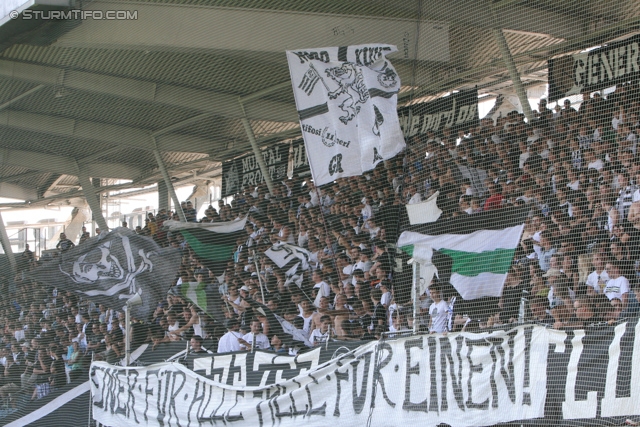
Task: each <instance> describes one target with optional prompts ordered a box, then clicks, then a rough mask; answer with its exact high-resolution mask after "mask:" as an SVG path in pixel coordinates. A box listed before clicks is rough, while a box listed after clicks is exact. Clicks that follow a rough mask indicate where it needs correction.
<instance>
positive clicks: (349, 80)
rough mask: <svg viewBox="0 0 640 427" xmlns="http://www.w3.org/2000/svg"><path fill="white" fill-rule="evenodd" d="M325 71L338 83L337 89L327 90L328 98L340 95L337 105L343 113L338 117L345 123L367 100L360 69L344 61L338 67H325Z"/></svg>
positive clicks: (367, 93) (353, 116)
mask: <svg viewBox="0 0 640 427" xmlns="http://www.w3.org/2000/svg"><path fill="white" fill-rule="evenodd" d="M325 73H326V74H327V76H329V77H330V78H331V79H332V80H333V81H334V82H336V83H337V84H338V89H336V90H334V91H331V92H329V99H336V98H338V97H342V98H341V99H342V102H341V103H340V105H339V107H340V109H341V110H342V111H343V112H344V113H345V114H344V115H343V116H340V117H339V118H340V121H341V122H342V123H344V124H345V125H346V124H347V123H348V122H349V121H351V120H353V119H354V118H355V117H356V116H357V115H358V113H359V112H360V107H361V105H363V104H364V103H366V102H367V101H368V100H369V91H368V90H367V87H366V86H365V84H364V77H363V76H362V71H360V70H358V68H357V67H356V65H355V64H351V63H349V62H345V63H343V64H342V65H341V66H339V67H332V68H327V69H326V70H325Z"/></svg>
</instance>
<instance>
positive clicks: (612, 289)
mask: <svg viewBox="0 0 640 427" xmlns="http://www.w3.org/2000/svg"><path fill="white" fill-rule="evenodd" d="M628 292H629V281H628V280H627V278H626V277H624V276H620V277H618V278H616V279H609V281H608V282H607V286H605V288H604V294H605V295H606V296H607V298H609V300H612V299H614V298H618V299H622V295H623V294H626V293H628Z"/></svg>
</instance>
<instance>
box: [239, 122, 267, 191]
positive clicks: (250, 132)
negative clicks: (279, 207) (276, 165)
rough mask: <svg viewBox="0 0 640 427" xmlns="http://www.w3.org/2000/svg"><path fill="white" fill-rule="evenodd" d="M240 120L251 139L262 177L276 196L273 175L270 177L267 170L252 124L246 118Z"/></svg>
mask: <svg viewBox="0 0 640 427" xmlns="http://www.w3.org/2000/svg"><path fill="white" fill-rule="evenodd" d="M240 120H241V121H242V126H244V131H245V132H246V133H247V138H249V142H250V143H251V149H252V150H253V154H255V156H256V161H257V162H258V166H259V167H260V172H262V176H263V177H264V182H265V184H267V188H268V189H269V193H271V194H274V192H273V182H271V175H269V168H267V164H266V163H265V162H264V157H262V151H260V147H259V146H258V141H256V136H255V134H254V133H253V128H252V127H251V123H250V122H249V119H247V118H246V117H243V118H242V119H240Z"/></svg>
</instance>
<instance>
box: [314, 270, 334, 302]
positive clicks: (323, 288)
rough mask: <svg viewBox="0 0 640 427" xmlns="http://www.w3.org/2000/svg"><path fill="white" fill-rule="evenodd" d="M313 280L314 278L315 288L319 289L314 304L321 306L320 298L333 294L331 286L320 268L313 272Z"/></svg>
mask: <svg viewBox="0 0 640 427" xmlns="http://www.w3.org/2000/svg"><path fill="white" fill-rule="evenodd" d="M311 280H313V283H314V285H313V289H317V290H318V293H317V294H316V299H315V300H314V301H313V305H315V306H316V307H320V298H322V297H328V296H329V294H331V287H330V286H329V284H328V283H327V282H325V281H324V280H323V279H322V272H321V271H320V270H314V272H313V273H312V274H311Z"/></svg>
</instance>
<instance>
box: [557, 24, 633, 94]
mask: <svg viewBox="0 0 640 427" xmlns="http://www.w3.org/2000/svg"><path fill="white" fill-rule="evenodd" d="M638 77H640V35H636V36H633V37H630V38H628V39H625V40H621V41H617V42H614V43H609V44H607V46H605V47H601V48H599V49H594V50H591V51H589V52H581V53H578V54H575V55H569V56H563V57H561V58H556V59H550V60H549V100H550V101H556V100H558V99H561V98H565V97H567V96H570V95H577V94H580V93H583V92H594V91H596V90H601V89H604V88H607V87H611V86H614V85H618V84H621V83H624V82H628V81H630V80H634V79H637V78H638Z"/></svg>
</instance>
